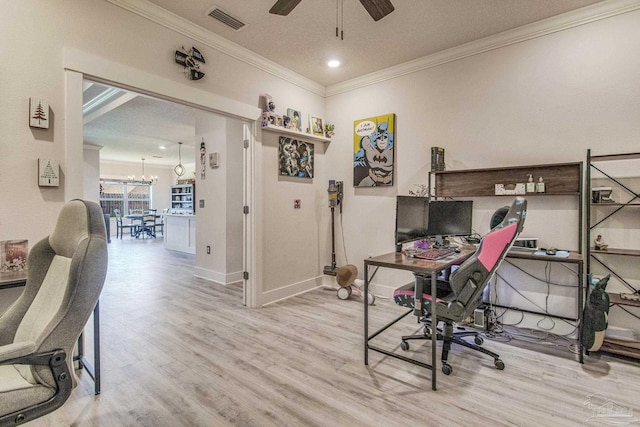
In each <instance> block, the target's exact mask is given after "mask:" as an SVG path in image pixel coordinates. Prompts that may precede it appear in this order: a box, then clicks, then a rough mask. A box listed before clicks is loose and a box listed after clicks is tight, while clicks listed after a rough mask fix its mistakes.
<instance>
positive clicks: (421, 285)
mask: <svg viewBox="0 0 640 427" xmlns="http://www.w3.org/2000/svg"><path fill="white" fill-rule="evenodd" d="M526 212H527V201H526V200H525V199H524V198H522V197H517V198H516V199H515V201H514V202H513V204H512V205H511V208H510V209H509V211H508V212H507V213H506V215H505V217H504V218H503V219H502V222H501V223H500V224H498V225H497V226H496V227H495V228H493V229H492V230H491V231H489V233H487V234H486V235H485V236H484V237H483V238H482V240H481V241H480V244H479V245H478V249H477V250H476V252H475V253H474V254H473V255H471V257H469V258H468V259H467V260H466V261H464V262H463V263H462V264H460V267H459V268H458V269H457V270H456V271H455V272H453V273H452V274H451V276H450V279H449V281H446V282H445V281H439V282H438V291H437V292H438V295H436V296H435V297H433V296H431V295H429V291H430V290H431V287H430V286H429V283H430V277H429V276H424V275H423V276H420V275H416V280H415V284H413V283H412V284H409V285H407V286H403V287H401V288H399V289H396V291H395V292H394V295H393V297H394V301H395V303H396V304H398V305H401V306H403V307H410V308H412V309H415V307H416V306H418V305H417V304H416V300H418V301H419V302H420V307H422V310H421V312H420V313H421V314H422V316H421V317H422V318H421V321H422V322H424V323H425V327H424V333H423V334H421V335H408V336H403V337H402V341H401V344H400V346H401V348H402V349H403V350H405V351H407V350H409V340H418V339H431V334H432V333H436V334H437V338H438V339H439V340H442V341H443V345H442V358H441V359H442V372H443V373H444V374H446V375H449V374H451V372H453V368H452V367H451V365H449V364H448V363H447V359H448V355H449V350H450V349H451V344H453V343H456V344H459V345H462V346H464V347H468V348H471V349H473V350H477V351H479V352H482V353H484V354H487V355H489V356H491V357H493V360H494V364H495V367H496V368H497V369H500V370H502V369H504V362H503V361H502V360H500V356H499V355H498V354H496V353H494V352H492V351H489V350H487V349H485V348H484V347H481V345H482V343H483V340H482V337H480V336H479V335H478V333H477V332H475V331H461V332H454V330H453V324H454V322H455V323H460V322H462V321H464V320H465V319H467V318H469V317H470V316H473V312H474V310H475V309H476V308H478V306H479V305H480V304H481V303H482V291H483V290H484V288H485V287H486V285H487V283H488V282H489V280H491V278H492V277H493V275H494V273H495V272H496V270H497V269H498V267H499V266H500V263H502V260H503V259H504V257H505V256H506V255H507V252H508V251H509V249H510V248H511V245H512V244H513V242H514V240H515V239H516V237H518V235H519V234H520V232H521V231H522V227H523V226H524V220H525V217H526ZM416 295H419V297H417V298H416ZM434 299H435V302H436V310H437V311H436V314H437V319H438V321H442V322H443V323H444V327H443V328H442V329H438V328H437V327H436V326H437V325H431V322H430V310H431V304H433V300H434ZM468 336H472V337H474V341H475V343H471V342H468V341H466V340H464V339H462V338H463V337H468ZM434 363H435V361H434Z"/></svg>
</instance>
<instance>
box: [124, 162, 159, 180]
mask: <svg viewBox="0 0 640 427" xmlns="http://www.w3.org/2000/svg"><path fill="white" fill-rule="evenodd" d="M144 161H145V158H144V157H143V158H142V176H140V177H137V176H135V175H129V182H135V183H140V184H149V185H153V184H157V183H158V177H157V176H153V175H151V176H150V177H148V178H147V177H146V176H145V175H144Z"/></svg>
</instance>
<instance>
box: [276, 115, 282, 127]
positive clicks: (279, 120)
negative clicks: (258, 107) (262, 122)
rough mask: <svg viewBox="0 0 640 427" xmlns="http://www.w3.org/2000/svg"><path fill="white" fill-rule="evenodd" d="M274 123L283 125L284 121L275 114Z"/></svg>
mask: <svg viewBox="0 0 640 427" xmlns="http://www.w3.org/2000/svg"><path fill="white" fill-rule="evenodd" d="M275 125H276V126H279V127H283V125H284V123H283V120H282V116H280V115H276V123H275Z"/></svg>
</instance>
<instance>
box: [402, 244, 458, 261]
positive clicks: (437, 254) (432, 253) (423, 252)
mask: <svg viewBox="0 0 640 427" xmlns="http://www.w3.org/2000/svg"><path fill="white" fill-rule="evenodd" d="M455 252H456V251H455V249H453V248H450V247H447V248H429V249H419V250H417V251H415V252H411V253H410V254H409V255H408V256H409V257H410V258H420V259H428V260H430V261H434V260H436V259H440V258H445V257H448V256H449V255H451V254H453V253H455Z"/></svg>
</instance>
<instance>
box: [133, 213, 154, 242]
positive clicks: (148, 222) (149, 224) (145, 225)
mask: <svg viewBox="0 0 640 427" xmlns="http://www.w3.org/2000/svg"><path fill="white" fill-rule="evenodd" d="M156 219H157V215H156V214H155V213H145V214H144V215H142V225H141V226H140V227H141V229H140V230H139V233H137V234H136V237H139V236H140V235H142V237H143V238H144V237H145V236H148V237H153V238H154V239H155V238H156Z"/></svg>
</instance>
